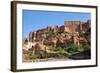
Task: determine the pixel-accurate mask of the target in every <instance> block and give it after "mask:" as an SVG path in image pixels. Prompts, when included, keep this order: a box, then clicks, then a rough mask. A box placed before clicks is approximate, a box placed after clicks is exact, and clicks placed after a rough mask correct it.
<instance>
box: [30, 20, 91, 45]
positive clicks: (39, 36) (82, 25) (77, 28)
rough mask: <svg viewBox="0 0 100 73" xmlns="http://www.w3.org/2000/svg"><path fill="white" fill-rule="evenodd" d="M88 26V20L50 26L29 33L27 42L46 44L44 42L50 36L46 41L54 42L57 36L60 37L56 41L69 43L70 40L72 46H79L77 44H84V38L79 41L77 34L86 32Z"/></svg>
mask: <svg viewBox="0 0 100 73" xmlns="http://www.w3.org/2000/svg"><path fill="white" fill-rule="evenodd" d="M90 24H91V23H90V20H88V21H87V22H81V21H64V25H63V26H50V27H47V28H44V29H39V30H37V31H34V32H30V33H29V42H42V43H46V40H47V38H48V37H49V36H50V35H52V36H51V37H50V38H48V39H50V41H54V40H56V38H57V37H58V34H59V35H60V36H59V38H58V39H61V40H62V41H66V42H67V41H68V42H70V41H71V40H72V42H73V43H74V44H76V43H77V44H79V42H80V43H81V41H82V42H83V43H86V41H87V39H86V37H81V36H80V39H79V33H80V32H83V33H84V32H85V31H87V29H89V28H91V26H90ZM88 36H90V35H88ZM88 40H89V41H90V38H88Z"/></svg>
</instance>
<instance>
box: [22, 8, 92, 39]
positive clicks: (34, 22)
mask: <svg viewBox="0 0 100 73" xmlns="http://www.w3.org/2000/svg"><path fill="white" fill-rule="evenodd" d="M22 15H23V16H22V17H23V37H24V38H28V36H29V32H31V31H36V30H38V29H41V28H46V27H47V26H55V25H58V26H61V25H64V21H75V20H76V21H77V20H78V21H83V22H84V21H87V20H88V19H91V14H90V13H82V12H81V13H79V12H55V11H35V10H23V13H22Z"/></svg>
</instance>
